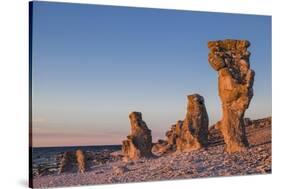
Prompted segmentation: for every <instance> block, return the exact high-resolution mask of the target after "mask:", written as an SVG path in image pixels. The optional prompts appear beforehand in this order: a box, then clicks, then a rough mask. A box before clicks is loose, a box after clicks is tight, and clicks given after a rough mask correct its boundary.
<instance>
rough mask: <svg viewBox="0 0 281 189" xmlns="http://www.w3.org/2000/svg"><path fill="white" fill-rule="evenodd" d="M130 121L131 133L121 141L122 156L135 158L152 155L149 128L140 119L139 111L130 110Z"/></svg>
mask: <svg viewBox="0 0 281 189" xmlns="http://www.w3.org/2000/svg"><path fill="white" fill-rule="evenodd" d="M129 119H130V123H131V134H130V135H129V136H127V139H126V140H124V141H123V142H122V143H123V145H122V152H123V155H124V158H128V159H131V160H136V159H139V158H141V157H150V156H151V155H152V153H151V149H152V136H151V130H150V129H149V128H148V127H147V125H146V123H145V122H144V121H143V120H142V114H141V113H140V112H132V113H130V115H129Z"/></svg>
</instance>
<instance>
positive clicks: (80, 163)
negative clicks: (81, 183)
mask: <svg viewBox="0 0 281 189" xmlns="http://www.w3.org/2000/svg"><path fill="white" fill-rule="evenodd" d="M76 160H77V168H78V172H80V173H85V169H86V158H85V155H84V153H83V151H82V150H77V151H76Z"/></svg>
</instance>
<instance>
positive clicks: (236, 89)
mask: <svg viewBox="0 0 281 189" xmlns="http://www.w3.org/2000/svg"><path fill="white" fill-rule="evenodd" d="M249 46H250V42H249V41H247V40H230V39H227V40H223V41H220V40H219V41H210V42H208V48H209V49H210V53H209V56H208V60H209V63H210V65H211V66H212V67H213V69H214V70H216V71H217V72H218V90H219V96H220V99H221V102H222V112H223V116H222V119H221V121H220V122H219V123H218V128H219V129H220V130H221V132H222V134H223V137H224V141H225V143H226V151H227V152H230V153H231V152H237V151H242V150H243V149H244V148H245V147H247V146H248V141H247V138H246V134H245V125H244V113H245V111H246V109H247V108H248V106H249V104H250V101H251V99H252V97H253V82H254V75H255V73H254V71H253V70H251V69H250V63H249V57H250V52H249V51H248V50H247V48H248V47H249Z"/></svg>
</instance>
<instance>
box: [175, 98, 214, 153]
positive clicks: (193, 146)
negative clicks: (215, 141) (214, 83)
mask: <svg viewBox="0 0 281 189" xmlns="http://www.w3.org/2000/svg"><path fill="white" fill-rule="evenodd" d="M208 126H209V118H208V114H207V111H206V107H205V103H204V98H203V97H202V96H200V95H199V94H193V95H188V106H187V114H186V118H185V119H184V121H183V123H182V126H181V132H180V137H178V138H177V140H176V146H177V150H178V151H182V152H188V151H192V150H197V149H200V148H202V147H206V146H207V144H208Z"/></svg>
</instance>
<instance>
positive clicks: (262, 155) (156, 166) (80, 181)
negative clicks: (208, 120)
mask: <svg viewBox="0 0 281 189" xmlns="http://www.w3.org/2000/svg"><path fill="white" fill-rule="evenodd" d="M245 123H247V124H245V125H246V127H245V128H246V134H247V138H248V141H249V144H250V145H249V147H248V148H247V149H246V150H244V151H242V152H236V153H228V152H226V151H225V143H224V140H223V137H222V134H221V133H220V131H219V130H218V129H217V128H216V126H212V127H210V128H209V139H208V142H209V145H208V147H207V148H201V149H199V150H195V151H191V152H184V153H182V152H181V153H179V152H176V151H175V152H170V153H165V154H163V155H161V156H157V155H155V154H154V155H153V157H150V158H140V159H138V160H135V161H131V160H128V161H124V160H122V153H121V151H115V152H110V153H106V154H103V155H101V154H100V156H97V157H96V158H95V157H93V159H89V160H88V162H92V163H91V164H87V167H86V168H87V169H86V171H85V172H84V173H81V172H76V170H75V171H72V172H62V173H61V174H58V173H53V174H46V175H41V176H39V175H38V176H35V177H34V180H33V182H34V183H33V184H34V187H36V188H38V187H57V186H75V185H91V184H112V183H124V182H140V181H156V180H170V179H185V178H200V177H215V176H234V175H251V174H266V173H271V158H272V156H271V117H269V118H265V119H259V120H249V119H245ZM103 159H104V161H102V160H103Z"/></svg>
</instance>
